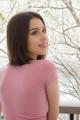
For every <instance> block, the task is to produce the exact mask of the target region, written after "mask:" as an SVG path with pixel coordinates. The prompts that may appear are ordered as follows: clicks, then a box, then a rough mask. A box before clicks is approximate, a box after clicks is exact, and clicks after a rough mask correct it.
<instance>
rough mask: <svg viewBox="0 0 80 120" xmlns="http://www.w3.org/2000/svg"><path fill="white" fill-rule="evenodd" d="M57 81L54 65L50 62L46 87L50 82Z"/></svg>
mask: <svg viewBox="0 0 80 120" xmlns="http://www.w3.org/2000/svg"><path fill="white" fill-rule="evenodd" d="M57 79H58V75H57V69H56V65H55V64H54V63H53V62H52V61H51V62H49V64H48V73H47V78H46V85H48V84H50V83H51V82H52V81H54V80H57Z"/></svg>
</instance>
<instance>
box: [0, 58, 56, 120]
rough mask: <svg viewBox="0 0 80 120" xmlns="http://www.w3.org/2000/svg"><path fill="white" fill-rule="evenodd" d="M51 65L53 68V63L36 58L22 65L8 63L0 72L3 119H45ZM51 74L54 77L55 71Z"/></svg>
mask: <svg viewBox="0 0 80 120" xmlns="http://www.w3.org/2000/svg"><path fill="white" fill-rule="evenodd" d="M51 66H52V69H53V70H54V64H53V63H52V62H50V61H48V60H37V61H35V62H32V63H31V64H25V65H22V66H21V67H19V66H17V67H13V66H8V67H7V69H5V70H4V71H3V74H4V73H5V75H4V78H3V80H2V79H1V78H0V79H1V81H0V96H1V104H2V109H3V113H4V116H5V119H6V120H46V115H47V112H48V101H47V96H46V91H45V86H46V84H47V83H48V84H49V83H50V82H51V80H53V79H51V78H50V79H49V73H51V71H50V70H51V69H50V68H51ZM3 74H2V73H1V75H2V76H3ZM1 75H0V76H1ZM53 77H54V79H55V77H56V75H55V70H54V73H53ZM47 78H48V80H50V81H47V82H46V80H47Z"/></svg>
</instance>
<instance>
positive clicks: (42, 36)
mask: <svg viewBox="0 0 80 120" xmlns="http://www.w3.org/2000/svg"><path fill="white" fill-rule="evenodd" d="M41 41H47V35H46V34H44V33H42V34H41Z"/></svg>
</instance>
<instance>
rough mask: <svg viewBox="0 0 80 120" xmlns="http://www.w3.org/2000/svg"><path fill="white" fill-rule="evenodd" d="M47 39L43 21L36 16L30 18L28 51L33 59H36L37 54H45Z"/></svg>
mask: <svg viewBox="0 0 80 120" xmlns="http://www.w3.org/2000/svg"><path fill="white" fill-rule="evenodd" d="M47 47H48V40H47V34H46V28H45V26H44V24H43V22H42V21H41V20H40V19H38V18H33V19H31V20H30V24H29V37H28V51H29V55H30V57H31V58H33V59H37V56H38V55H45V54H46V52H47Z"/></svg>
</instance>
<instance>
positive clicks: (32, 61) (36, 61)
mask: <svg viewBox="0 0 80 120" xmlns="http://www.w3.org/2000/svg"><path fill="white" fill-rule="evenodd" d="M42 60H43V59H40V60H31V62H30V63H29V64H28V63H25V64H23V65H21V66H12V65H7V66H8V67H10V68H20V67H25V66H30V65H32V64H35V63H38V62H41V61H42Z"/></svg>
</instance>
